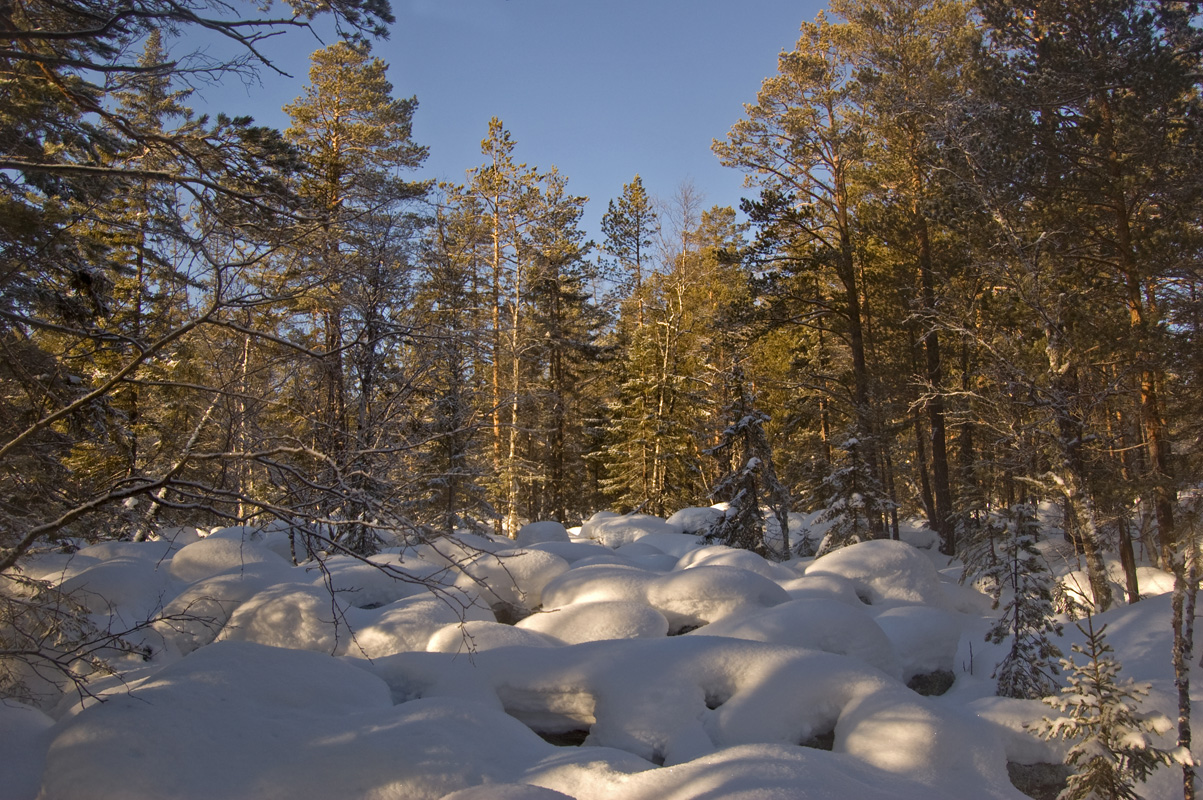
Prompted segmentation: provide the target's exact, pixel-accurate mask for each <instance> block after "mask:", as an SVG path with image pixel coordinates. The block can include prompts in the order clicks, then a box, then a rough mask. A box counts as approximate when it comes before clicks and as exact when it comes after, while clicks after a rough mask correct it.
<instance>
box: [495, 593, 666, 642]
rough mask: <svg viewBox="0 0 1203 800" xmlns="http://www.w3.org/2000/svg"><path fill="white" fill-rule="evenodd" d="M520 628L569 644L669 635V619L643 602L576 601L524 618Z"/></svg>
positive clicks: (519, 624) (519, 625)
mask: <svg viewBox="0 0 1203 800" xmlns="http://www.w3.org/2000/svg"><path fill="white" fill-rule="evenodd" d="M517 627H519V628H522V629H524V630H529V631H537V632H539V633H543V634H546V635H548V636H554V637H555V638H556V639H559V640H560V641H562V642H566V643H568V644H579V643H581V642H596V641H602V640H605V639H638V638H655V637H659V636H666V635H667V634H668V620H667V619H666V618H665V617H664V615H663V614H661V613H660V612H659V611H656V610H655V609H653V608H649V607H648V606H647V605H645V604H643V603H634V602H626V601H621V600H618V601H611V602H601V603H575V604H573V605H570V606H565V607H564V608H557V609H552V610H550V611H541V612H538V613H536V614H532V615H531V616H529V617H527V618H526V619H524V620H522V621H521V622H519V623H518V625H517Z"/></svg>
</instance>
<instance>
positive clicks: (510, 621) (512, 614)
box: [489, 600, 531, 625]
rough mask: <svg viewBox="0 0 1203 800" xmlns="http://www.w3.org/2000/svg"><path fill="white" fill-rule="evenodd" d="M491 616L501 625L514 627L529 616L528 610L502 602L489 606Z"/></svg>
mask: <svg viewBox="0 0 1203 800" xmlns="http://www.w3.org/2000/svg"><path fill="white" fill-rule="evenodd" d="M489 610H490V611H492V612H493V616H494V617H495V618H496V619H497V621H498V622H500V623H501V624H502V625H515V624H517V623H519V622H521V621H522V620H524V619H526V618H527V617H529V616H530V613H531V612H530V610H529V609H526V608H523V607H522V606H519V605H514V604H513V603H507V602H506V601H504V600H502V601H501V602H499V603H494V604H493V605H491V606H489Z"/></svg>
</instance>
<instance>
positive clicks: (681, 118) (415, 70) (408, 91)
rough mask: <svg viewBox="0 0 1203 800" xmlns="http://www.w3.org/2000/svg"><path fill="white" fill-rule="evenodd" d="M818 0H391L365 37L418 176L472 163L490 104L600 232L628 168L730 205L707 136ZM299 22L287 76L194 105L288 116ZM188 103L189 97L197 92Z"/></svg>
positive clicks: (722, 127)
mask: <svg viewBox="0 0 1203 800" xmlns="http://www.w3.org/2000/svg"><path fill="white" fill-rule="evenodd" d="M824 5H825V3H823V2H822V1H821V0H393V13H394V15H395V16H396V17H397V21H396V23H395V24H394V25H393V26H392V28H391V35H390V37H389V38H388V39H387V40H384V41H378V42H376V43H375V45H374V47H373V52H374V53H375V54H376V55H378V56H379V57H381V58H382V59H384V60H385V61H386V62H388V64H389V79H390V80H391V81H392V83H393V86H394V89H395V93H396V94H397V96H399V97H408V96H410V95H416V96H417V98H418V103H419V107H418V111H417V114H416V116H415V122H414V138H415V139H416V140H417V141H418V142H419V143H420V144H424V145H426V146H428V147H429V148H430V157H429V159H428V160H427V162H426V167H425V168H424V169H423V170H422V171H421V173H419V175H418V177H432V178H438V179H444V180H450V181H455V182H461V181H462V180H463V179H464V171H465V170H467V169H468V168H470V167H473V166H476V165H478V164H480V163H481V161H482V157H481V154H480V140H481V139H482V138H484V136H485V134H486V132H487V129H488V121H489V118H490V117H493V116H496V117H499V118H500V119H501V120H502V121H503V122H504V123H505V126H506V127H507V128H508V129H509V131H510V133H511V134H512V136H513V138H514V140H515V141H516V142H517V148H516V157H517V159H518V160H519V161H523V162H526V163H527V164H528V165H531V166H537V167H540V168H547V167H549V166H551V165H553V164H554V165H555V166H557V167H559V169H560V171H561V172H562V173H563V174H564V175H566V176H567V177H568V179H569V189H570V190H571V191H572V192H573V193H574V194H580V195H586V196H588V197H589V198H590V203H589V207H588V209H587V211H586V216H585V227H586V230H587V232H588V233H589V234H590V235H591V236H593V237H594V238H598V237H600V233H599V221H600V219H601V215H602V214H603V213H604V212H605V209H606V204H607V202H608V201H609V200H610V199H611V198H613V197H617V196H618V195H619V194H620V193H621V191H622V185H623V183H626V182H629V181H630V180H631V178H632V177H633V176H634V175H635V174H636V173H639V174H640V175H641V176H642V178H643V182H644V185H645V187H646V188H647V189H648V191H649V192H650V193H651V194H653V195H654V196H660V197H670V196H672V195H673V194H674V193H675V192H676V190H677V187H678V186H679V184H680V183H681V182H682V181H685V180H692V181H693V183H694V185H695V186H696V187H697V188H698V189H699V190H700V191H701V193H702V194H703V195H704V200H705V205H706V206H707V207H709V206H711V205H716V204H718V205H731V206H735V207H738V205H739V200H740V198H741V197H742V196H743V194H744V190H742V188H741V182H742V175H741V174H740V173H739V172H737V171H735V170H730V169H726V168H724V167H722V166H720V165H719V163H718V160H717V159H716V158H715V157H714V155H713V153H711V152H710V143H711V141H712V140H713V139H715V138H722V137H724V136H725V135H726V133H727V131H728V130H729V129H730V127H731V125H732V124H733V123H734V122H736V121H737V120H738V119H739V118H740V117H741V115H742V113H743V106H742V104H743V103H747V102H752V101H753V100H755V96H756V91H757V89H758V88H759V86H760V83H761V81H762V80H763V79H764V78H765V77H767V76H769V75H771V74H773V73H774V72H775V71H776V65H777V54H778V53H779V52H780V51H781V50H782V49H790V48H792V47H793V44H794V42H795V40H796V39H797V36H798V28H799V25H800V24H801V22H802V21H803V20H811V19H813V18H814V16H815V15H816V14H817V13H818V11H819V10H820V9H821V8H822V7H823V6H824ZM320 46H321V43H320V42H317V41H316V40H315V39H313V37H311V36H309V35H307V34H297V33H292V34H289V35H287V36H285V37H280V38H279V39H277V40H275V41H274V42H273V43H272V45H271V46H270V47H269V48H268V52H269V53H270V54H271V55H272V57H273V58H274V59H275V60H276V61H277V63H278V64H279V66H280V67H281V68H282V69H284V70H285V71H287V72H289V73H291V74H292V76H293V77H292V78H290V79H289V78H281V77H273V76H265V77H264V82H263V85H262V86H253V87H250V88H249V89H246V90H244V89H243V87H242V86H240V85H237V84H233V85H227V86H225V87H222V88H221V89H220V90H219V89H216V88H212V87H210V88H207V89H205V90H204V101H205V102H204V103H203V105H205V106H207V107H209V108H212V109H214V110H225V111H227V112H232V113H241V114H251V115H252V116H254V117H255V118H256V119H257V120H258V121H260V122H262V123H266V124H272V125H276V126H281V127H283V126H286V125H287V118H286V116H285V115H284V114H283V113H282V112H281V111H280V110H279V109H280V107H281V106H283V105H284V104H285V103H287V102H289V101H291V100H292V99H293V98H295V97H296V96H298V95H299V94H300V93H301V90H302V88H303V86H304V84H305V82H306V80H307V77H306V75H307V72H308V57H309V53H310V52H312V51H313V50H314V49H316V48H318V47H320ZM198 105H199V104H198Z"/></svg>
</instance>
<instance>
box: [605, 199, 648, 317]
mask: <svg viewBox="0 0 1203 800" xmlns="http://www.w3.org/2000/svg"><path fill="white" fill-rule="evenodd" d="M601 229H602V234H603V235H604V236H605V241H604V243H603V244H602V249H603V251H604V252H605V253H607V254H608V255H609V256H610V257H611V258H612V259H614V261H615V263H616V266H617V267H618V269H619V270H620V274H619V278H618V286H619V290H620V292H621V293H622V295H623V297H625V298H627V299H628V300H629V301H631V302H634V303H636V304H637V305H638V313H637V314H636V317H635V325H636V327H637V328H642V327H643V325H644V318H643V317H644V313H643V304H644V297H643V281H644V278H645V276H646V275H647V273H648V272H649V271H650V265H651V263H652V262H651V254H652V245H653V244H654V243H655V241H656V238H657V236H658V235H659V233H660V224H659V218H658V215H657V214H656V210H655V208H654V207H653V206H652V201H651V198H649V197H648V195H647V192H646V191H645V190H644V188H643V179H642V178H640V177H639V176H638V175H636V176H635V177H634V178H633V179H632V180H631V182H630V183H624V184H623V186H622V196H620V197H619V198H618V200H617V201H614V200H611V201H610V204H609V206H608V207H607V209H606V213H605V214H604V215H603V216H602V222H601Z"/></svg>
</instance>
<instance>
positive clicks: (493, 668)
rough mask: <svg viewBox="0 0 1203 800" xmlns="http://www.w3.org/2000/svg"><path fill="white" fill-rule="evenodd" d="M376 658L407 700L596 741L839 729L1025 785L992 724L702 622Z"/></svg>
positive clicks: (676, 750)
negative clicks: (473, 706) (530, 644)
mask: <svg viewBox="0 0 1203 800" xmlns="http://www.w3.org/2000/svg"><path fill="white" fill-rule="evenodd" d="M363 668H364V669H366V670H368V671H370V672H373V673H374V674H376V675H378V676H379V677H381V678H382V679H383V680H384V681H385V682H386V683H388V684H389V685H390V686H391V687H392V690H393V694H394V697H395V698H397V699H398V700H406V699H412V698H419V697H420V698H437V697H454V698H461V699H472V700H477V701H480V702H484V703H487V704H488V705H489V706H491V707H493V708H498V709H500V710H504V711H505V712H506V713H507V714H509V715H510V716H512V717H514V718H516V719H518V720H520V721H522V722H524V723H525V724H527V725H528V727H531V728H532V729H533V730H536V731H537V732H539V733H542V734H547V735H556V734H566V733H569V732H572V731H583V730H588V736H587V738H586V739H585V740H584V742H583V743H584V744H585V745H592V746H600V747H603V748H614V749H617V750H622V751H625V752H628V753H631V754H634V755H637V756H639V757H640V758H643V759H646V760H647V761H650V762H652V763H656V764H663V765H665V766H673V765H682V764H686V763H688V762H693V761H695V760H697V759H700V758H706V757H709V756H712V755H714V754H716V753H719V752H720V751H723V750H725V749H727V748H732V747H738V746H744V745H777V746H781V745H791V746H798V745H806V749H807V750H808V752H815V753H816V754H817V755H820V756H821V755H823V754H822V753H821V752H820V751H821V750H822V749H826V745H827V744H828V741H829V743H830V747H831V749H832V750H833V751H834V753H833V754H832V755H831V756H829V757H838V758H841V759H845V758H848V757H853V758H854V759H856V760H857V761H860V762H863V763H865V764H867V765H869V766H871V767H874V768H877V769H881V770H885V771H886V772H889V773H892V774H895V775H898V776H900V777H906V778H907V779H909V780H913V781H917V782H919V783H921V784H924V785H928V786H931V787H932V788H933V789H934V790H944V791H947V790H948V787H950V786H961V787H964V786H973V787H997V788H987V789H983V790H981V791H977V790H976V789H975V794H976V796H980V797H991V796H993V797H1007V798H1014V797H1016V795H1015V794H1014V793H1013V790H1011V787H1010V783H1009V781H1008V779H1007V772H1006V764H1005V762H1004V761H1002V760H1001V759H999V758H998V754H999V753H1001V748H1000V747H998V746H997V742H996V741H995V740H996V738H997V736H998V733H997V732H996V731H995V730H994V726H993V725H992V724H991V723H989V722H987V721H984V720H980V719H977V718H975V717H973V716H971V715H968V714H965V713H963V712H961V711H959V710H955V709H952V708H950V707H948V706H946V705H943V704H940V703H937V702H933V701H929V700H927V699H926V698H922V697H919V696H917V695H916V694H915V693H914V692H912V691H911V690H910V689H908V688H906V687H905V686H904V685H903V684H902V683H901V682H900V681H898V680H896V679H894V678H891V677H889V676H887V675H885V674H883V673H881V672H880V671H878V670H875V669H873V668H871V667H869V666H867V665H865V664H864V663H863V662H861V661H859V660H857V659H855V658H851V657H846V656H840V655H835V654H830V653H820V652H817V651H808V650H801V649H798V648H794V647H788V646H781V645H773V644H767V643H761V642H752V641H744V640H733V639H727V638H721V637H705V636H698V635H692V636H687V637H675V638H665V639H635V640H627V641H609V642H591V643H585V644H579V645H569V646H564V647H557V648H542V647H540V648H523V647H513V648H505V649H503V650H500V651H485V652H479V653H477V654H476V655H475V657H474V658H473V659H472V660H471V661H469V660H468V659H466V658H459V659H454V658H453V657H451V656H449V655H446V654H435V653H400V654H397V655H395V656H389V657H387V658H382V659H378V660H377V661H376V662H375V663H373V664H364V665H363ZM829 737H830V738H829ZM825 740H827V741H825ZM811 748H817V749H811ZM800 749H802V748H800ZM952 796H957V794H956V792H952Z"/></svg>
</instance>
